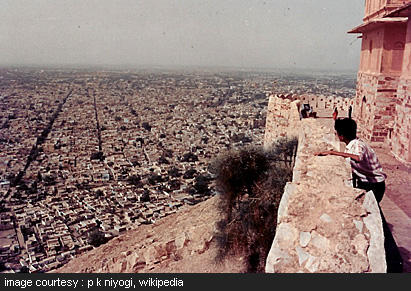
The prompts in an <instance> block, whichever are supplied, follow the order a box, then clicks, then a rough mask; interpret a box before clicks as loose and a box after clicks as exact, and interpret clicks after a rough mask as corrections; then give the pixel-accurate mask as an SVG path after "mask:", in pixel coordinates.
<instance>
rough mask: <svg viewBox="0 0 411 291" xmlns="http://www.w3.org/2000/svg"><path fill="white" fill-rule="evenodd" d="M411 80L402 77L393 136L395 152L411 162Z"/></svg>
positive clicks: (402, 158)
mask: <svg viewBox="0 0 411 291" xmlns="http://www.w3.org/2000/svg"><path fill="white" fill-rule="evenodd" d="M410 92H411V80H410V79H400V81H399V86H398V98H397V100H396V104H395V112H396V116H395V118H396V119H395V123H394V128H393V132H392V137H391V149H392V152H393V154H394V155H395V156H396V157H397V159H399V160H400V161H402V162H405V163H411V142H410V135H411V96H410Z"/></svg>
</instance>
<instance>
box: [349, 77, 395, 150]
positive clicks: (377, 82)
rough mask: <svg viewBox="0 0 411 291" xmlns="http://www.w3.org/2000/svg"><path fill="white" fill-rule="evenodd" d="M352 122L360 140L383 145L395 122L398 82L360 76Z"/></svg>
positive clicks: (386, 78) (385, 78) (383, 78)
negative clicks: (356, 125) (363, 139)
mask: <svg viewBox="0 0 411 291" xmlns="http://www.w3.org/2000/svg"><path fill="white" fill-rule="evenodd" d="M357 79H358V81H357V93H356V97H355V102H354V108H353V118H354V119H355V120H356V121H357V124H358V130H359V132H360V135H361V137H363V138H365V139H367V140H370V141H377V142H384V141H385V139H386V137H389V135H390V132H391V131H392V129H393V126H394V122H395V114H396V110H395V103H396V98H397V90H398V78H393V77H389V76H385V75H381V74H369V73H359V74H358V78H357Z"/></svg>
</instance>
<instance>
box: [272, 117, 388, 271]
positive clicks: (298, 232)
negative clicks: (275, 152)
mask: <svg viewBox="0 0 411 291" xmlns="http://www.w3.org/2000/svg"><path fill="white" fill-rule="evenodd" d="M299 123H300V127H301V130H300V135H299V145H298V150H297V159H296V163H295V167H294V171H293V180H292V182H291V183H288V184H287V185H286V187H285V190H284V196H283V199H282V200H281V202H280V207H279V215H278V225H277V230H276V235H275V237H274V241H273V244H272V247H271V250H270V252H269V254H268V258H267V262H266V271H267V272H280V273H281V272H328V273H332V272H336V273H345V272H347V273H350V272H353V273H361V272H385V270H386V265H385V253H384V245H383V244H384V238H383V237H382V233H383V232H382V225H381V217H380V216H379V211H378V207H377V204H376V201H375V198H374V197H373V195H371V196H370V195H368V194H365V195H364V193H365V191H363V190H359V189H354V188H352V181H351V168H350V164H349V162H348V161H347V160H346V159H345V158H342V157H337V156H326V157H319V156H315V152H319V151H323V150H331V149H334V150H340V148H339V147H340V143H339V141H338V140H337V138H336V136H335V134H334V132H332V131H331V130H330V129H328V128H326V127H321V126H319V125H318V123H317V121H316V120H315V119H303V120H302V121H300V122H299ZM364 225H365V226H366V227H364Z"/></svg>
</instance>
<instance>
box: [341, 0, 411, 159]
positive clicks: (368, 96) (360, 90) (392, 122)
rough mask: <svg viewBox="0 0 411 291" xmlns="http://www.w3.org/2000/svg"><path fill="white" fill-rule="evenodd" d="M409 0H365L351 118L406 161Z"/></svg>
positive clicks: (410, 127) (410, 125)
mask: <svg viewBox="0 0 411 291" xmlns="http://www.w3.org/2000/svg"><path fill="white" fill-rule="evenodd" d="M410 17H411V0H366V1H365V16H364V19H363V23H362V24H361V25H360V26H358V27H356V28H354V29H352V30H351V31H349V33H360V34H361V36H359V38H362V45H361V58H360V66H359V71H358V77H357V93H356V96H355V101H354V106H353V107H354V108H353V118H354V119H355V120H356V121H357V124H358V128H359V131H360V136H361V137H363V138H365V139H367V140H370V141H379V142H388V143H389V144H390V145H391V149H392V152H393V154H394V155H395V156H396V157H397V158H398V159H400V160H401V161H403V162H407V163H411V142H410V135H411V98H410V95H411V21H410V19H409V18H410Z"/></svg>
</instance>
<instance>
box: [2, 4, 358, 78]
mask: <svg viewBox="0 0 411 291" xmlns="http://www.w3.org/2000/svg"><path fill="white" fill-rule="evenodd" d="M363 5H364V3H363V1H357V0H346V1H339V2H337V1H328V0H327V1H326V0H315V1H300V0H287V1H285V0H271V1H270V0H258V1H257V0H252V1H216V0H208V1H201V2H200V1H189V0H179V1H177V0H167V1H159V0H153V1H129V0H127V1H121V2H120V1H111V0H99V1H97V0H87V1H83V0H82V1H78V0H75V1H50V0H41V1H27V0H22V1H15V0H2V1H0V7H1V9H0V44H1V46H2V49H1V50H0V65H2V66H7V65H56V66H62V65H70V66H77V65H82V66H84V65H85V66H106V65H108V66H119V67H122V66H131V67H139V66H167V67H181V66H207V67H223V68H224V67H229V68H230V67H234V68H266V69H282V68H285V69H318V70H349V71H353V72H355V71H356V70H357V69H358V62H359V51H360V43H361V42H360V41H359V40H357V39H356V38H357V36H356V35H349V34H347V31H348V30H350V29H351V28H353V27H355V26H357V25H359V24H360V23H361V21H362V16H363V12H364V7H363Z"/></svg>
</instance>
